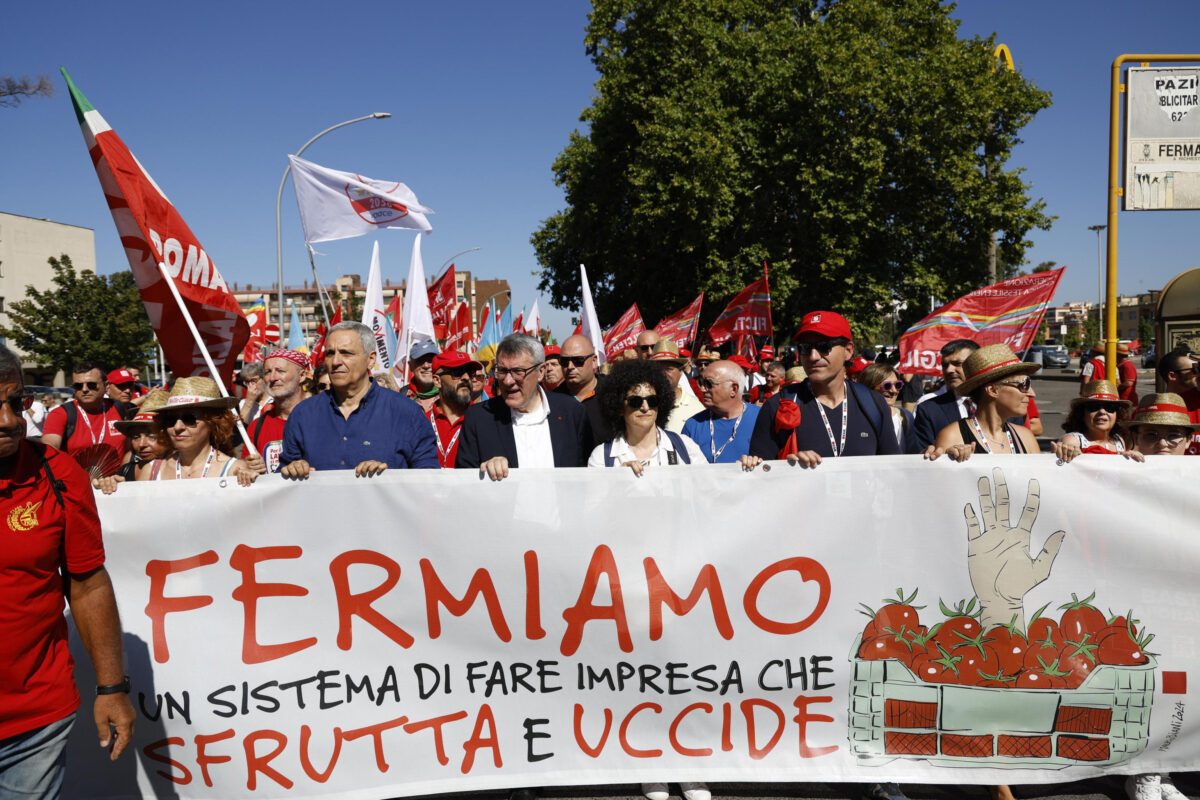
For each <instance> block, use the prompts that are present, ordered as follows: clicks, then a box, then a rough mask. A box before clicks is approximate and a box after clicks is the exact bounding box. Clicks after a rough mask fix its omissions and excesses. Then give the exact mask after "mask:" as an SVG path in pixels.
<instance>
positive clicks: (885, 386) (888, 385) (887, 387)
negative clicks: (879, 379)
mask: <svg viewBox="0 0 1200 800" xmlns="http://www.w3.org/2000/svg"><path fill="white" fill-rule="evenodd" d="M876 388H878V389H879V390H880V391H882V392H898V391H900V390H901V389H903V388H904V381H884V382H883V383H881V384H879V386H878V387H876Z"/></svg>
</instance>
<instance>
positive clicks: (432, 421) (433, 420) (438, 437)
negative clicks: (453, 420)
mask: <svg viewBox="0 0 1200 800" xmlns="http://www.w3.org/2000/svg"><path fill="white" fill-rule="evenodd" d="M429 424H430V425H432V426H433V440H434V441H435V442H437V448H438V459H439V460H440V461H441V464H442V466H443V467H444V466H446V454H447V453H453V452H454V445H455V443H457V442H458V435H459V434H460V433H462V421H461V420H460V421H459V424H458V430H456V431H455V432H454V435H453V436H451V437H450V444H449V445H448V446H447V447H445V448H444V449H443V448H442V435H441V434H440V433H438V426H437V419H436V418H435V415H434V409H432V408H431V409H429Z"/></svg>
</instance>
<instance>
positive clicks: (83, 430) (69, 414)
mask: <svg viewBox="0 0 1200 800" xmlns="http://www.w3.org/2000/svg"><path fill="white" fill-rule="evenodd" d="M71 388H72V389H74V390H75V397H74V399H72V400H68V401H67V402H66V403H63V404H62V405H61V406H59V407H58V408H56V409H54V410H53V411H51V412H50V413H49V414H47V415H46V422H45V424H44V425H43V426H42V442H44V443H45V444H48V445H50V446H51V447H56V448H58V449H59V450H62V451H64V452H67V453H76V452H78V451H80V450H83V449H84V448H86V447H91V446H93V445H108V446H110V447H112V448H113V449H114V450H116V451H117V453H118V454H119V455H123V454H124V453H125V437H124V436H123V435H122V434H121V432H120V431H118V430H117V428H116V423H118V422H120V421H121V411H120V409H118V408H117V404H116V403H115V402H113V400H112V399H111V398H109V397H107V396H106V392H107V388H108V387H107V385H106V383H105V380H104V370H102V369H101V368H100V367H99V366H98V365H96V364H93V363H92V362H90V361H82V362H80V363H78V364H76V365H75V368H74V369H73V370H71Z"/></svg>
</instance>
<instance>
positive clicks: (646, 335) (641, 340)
mask: <svg viewBox="0 0 1200 800" xmlns="http://www.w3.org/2000/svg"><path fill="white" fill-rule="evenodd" d="M658 340H659V336H658V334H657V333H655V332H654V331H642V332H641V333H639V334H638V337H637V354H638V358H649V357H650V354H651V353H653V352H654V345H656V344H658Z"/></svg>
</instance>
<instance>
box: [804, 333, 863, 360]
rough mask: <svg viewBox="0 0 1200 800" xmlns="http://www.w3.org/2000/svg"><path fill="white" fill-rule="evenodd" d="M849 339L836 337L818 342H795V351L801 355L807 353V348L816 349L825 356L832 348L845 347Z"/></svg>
mask: <svg viewBox="0 0 1200 800" xmlns="http://www.w3.org/2000/svg"><path fill="white" fill-rule="evenodd" d="M849 341H850V340H849V339H843V338H841V337H838V338H836V339H822V340H820V341H819V342H797V344H796V351H797V352H798V353H799V354H800V355H802V356H803V355H808V351H809V350H816V351H817V352H818V353H819V354H820V355H822V356H827V355H829V354H830V353H831V352H833V348H835V347H845V346H846V345H847V344H848V343H849Z"/></svg>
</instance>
